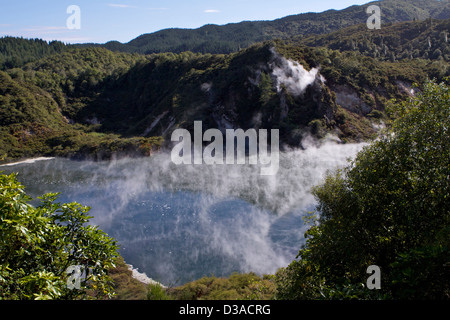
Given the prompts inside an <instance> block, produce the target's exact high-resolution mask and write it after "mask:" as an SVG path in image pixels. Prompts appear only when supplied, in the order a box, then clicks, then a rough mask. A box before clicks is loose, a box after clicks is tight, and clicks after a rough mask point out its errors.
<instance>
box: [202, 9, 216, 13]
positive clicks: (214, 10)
mask: <svg viewBox="0 0 450 320" xmlns="http://www.w3.org/2000/svg"><path fill="white" fill-rule="evenodd" d="M203 12H205V13H218V12H220V10H216V9H206V10H205V11H203Z"/></svg>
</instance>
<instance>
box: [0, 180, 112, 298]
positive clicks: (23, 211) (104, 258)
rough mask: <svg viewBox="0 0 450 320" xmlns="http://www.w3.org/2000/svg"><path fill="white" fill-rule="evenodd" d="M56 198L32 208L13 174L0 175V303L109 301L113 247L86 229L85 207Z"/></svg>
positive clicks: (52, 196)
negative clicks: (76, 281)
mask: <svg viewBox="0 0 450 320" xmlns="http://www.w3.org/2000/svg"><path fill="white" fill-rule="evenodd" d="M57 197H58V195H57V194H46V195H44V196H43V197H41V198H40V199H41V204H40V205H39V206H32V205H31V204H29V201H30V200H31V198H30V197H29V196H28V195H26V193H25V191H24V186H23V185H21V184H20V183H19V182H18V181H17V179H16V175H15V174H11V175H9V176H7V175H0V221H1V222H0V299H100V298H104V297H110V296H112V295H113V289H112V288H113V287H112V281H111V278H110V277H109V276H108V269H110V268H112V267H114V261H115V258H116V257H117V256H118V254H117V248H118V247H117V244H116V241H115V240H114V239H113V238H110V237H108V236H107V235H106V234H105V233H104V232H103V231H101V230H99V229H98V228H97V227H95V226H92V225H87V223H88V222H89V220H90V218H91V217H90V216H88V211H89V210H90V208H89V207H85V206H82V205H80V204H78V203H67V204H61V203H58V202H56V200H57ZM71 266H72V267H76V268H78V271H80V273H79V274H78V276H79V280H80V282H79V285H76V286H73V283H72V278H73V277H74V276H76V274H70V273H67V270H68V268H69V267H71ZM81 273H83V274H81ZM75 280H76V279H75ZM71 284H72V285H71Z"/></svg>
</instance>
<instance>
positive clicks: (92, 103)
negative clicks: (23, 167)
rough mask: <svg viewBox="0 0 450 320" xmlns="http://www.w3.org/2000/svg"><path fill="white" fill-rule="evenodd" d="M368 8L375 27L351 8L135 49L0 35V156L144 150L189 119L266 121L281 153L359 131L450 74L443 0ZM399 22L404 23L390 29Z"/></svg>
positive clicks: (236, 123)
mask: <svg viewBox="0 0 450 320" xmlns="http://www.w3.org/2000/svg"><path fill="white" fill-rule="evenodd" d="M378 4H379V5H380V6H381V7H382V10H383V28H381V29H380V30H369V29H368V28H367V27H366V26H365V20H366V19H367V14H366V13H365V6H352V7H349V8H347V9H345V10H341V11H334V10H330V11H326V12H323V13H317V14H316V13H310V14H301V15H294V16H289V17H286V18H282V19H278V20H275V21H271V22H267V21H260V22H248V21H247V22H243V23H241V24H230V25H226V26H213V25H208V26H204V27H203V28H200V29H196V30H165V31H164V30H163V31H161V33H155V34H151V35H143V36H142V37H139V38H137V39H135V40H133V41H131V42H130V43H129V44H127V46H128V45H130V44H132V47H133V48H134V49H133V50H124V51H133V52H134V53H127V52H113V51H110V50H108V49H106V48H101V47H98V46H94V47H90V45H85V46H84V47H83V46H82V47H81V48H80V46H71V45H64V44H62V43H60V42H51V43H47V42H45V41H42V40H37V39H34V40H26V39H19V38H11V37H5V38H1V39H0V63H1V67H2V69H3V72H2V73H1V77H0V81H1V86H0V90H1V93H2V94H1V96H0V99H1V105H2V108H1V110H0V123H1V126H2V127H1V136H0V156H1V157H2V158H6V159H9V160H11V159H17V158H21V157H29V156H34V155H61V156H72V157H84V156H86V155H93V156H95V157H99V158H104V157H111V156H113V155H114V154H139V155H142V154H149V153H151V152H152V150H154V149H158V148H160V147H161V145H162V141H163V139H166V141H167V140H170V139H167V138H169V137H170V134H171V132H172V130H174V129H176V128H179V127H183V128H187V129H189V130H191V129H192V125H193V121H194V120H203V123H204V129H205V130H206V129H208V128H219V129H225V128H243V129H246V128H262V127H264V128H267V129H271V128H277V129H279V130H280V137H281V140H282V141H281V142H282V145H286V146H294V147H301V146H302V143H301V142H302V139H303V138H304V137H305V136H308V135H313V136H315V137H317V138H322V137H325V136H326V135H327V134H329V133H331V134H333V135H335V136H337V137H338V138H339V139H341V140H342V141H361V140H365V139H368V138H371V137H373V136H374V135H375V134H376V133H377V130H378V129H379V128H380V127H382V126H383V123H384V122H385V120H386V119H385V117H386V115H385V112H384V111H385V107H386V106H387V105H388V104H389V101H390V100H391V99H400V100H403V99H406V98H409V97H411V96H414V95H415V94H416V93H417V91H420V88H414V87H413V84H414V83H417V84H419V85H420V84H422V83H424V81H425V80H426V79H427V78H436V79H437V80H438V81H441V80H443V79H444V78H445V77H446V76H449V75H450V71H449V53H450V51H449V50H450V47H449V43H448V30H449V22H450V20H449V19H448V17H447V15H448V14H449V12H450V11H449V10H447V9H448V6H449V4H448V1H440V2H438V1H434V0H426V1H407V2H406V1H403V0H385V1H381V2H379V3H378ZM400 9H401V10H400ZM430 17H433V18H441V19H443V18H447V19H444V20H436V19H431V18H430ZM423 19H425V20H423ZM399 20H400V21H403V20H411V21H407V22H400V23H392V22H394V21H399ZM412 20H416V21H412ZM360 22H361V23H363V24H358V25H354V24H355V23H360ZM346 25H351V26H349V27H347V28H345V29H341V28H342V26H346ZM261 30H262V33H260V32H261ZM334 30H337V31H334ZM329 31H333V32H332V33H326V32H329ZM164 34H172V35H174V37H172V36H168V37H166V36H163V35H164ZM257 34H259V36H256V35H257ZM311 34H313V35H311ZM202 35H207V38H204V37H203V36H202ZM306 35H309V36H306ZM179 36H181V37H182V38H183V41H182V42H180V41H181V40H177V39H180V38H178V37H179ZM148 37H150V38H148ZM152 37H156V38H155V39H156V40H155V39H153V38H152ZM274 37H278V38H280V39H276V40H266V41H262V40H264V39H269V38H274ZM283 38H286V39H283ZM151 39H153V40H151ZM158 39H159V40H158ZM148 40H151V41H150V42H149V41H148ZM191 40H193V41H191ZM197 40H198V41H200V42H198V43H197ZM255 41H262V42H258V43H255V44H253V43H254V42H255ZM206 43H207V46H206V47H205V46H204V45H205V44H206ZM109 45H111V46H113V47H114V48H113V47H111V49H114V50H115V49H118V48H120V47H122V46H123V45H122V44H119V43H110V44H109ZM148 45H156V46H160V48H159V49H149V47H148ZM180 45H181V46H180ZM197 45H200V47H196V46H197ZM214 46H217V47H216V48H214ZM247 46H250V47H248V48H247V49H243V48H244V47H247ZM106 47H108V45H107V46H106ZM231 47H233V48H232V49H231ZM227 48H228V49H227ZM135 49H136V50H135ZM239 49H240V50H239ZM168 50H171V51H174V52H164V53H152V54H147V55H142V54H140V53H144V52H147V53H148V52H155V51H156V52H159V51H168ZM185 50H192V51H197V53H195V52H192V51H185ZM119 51H121V49H120V50H119ZM234 51H236V52H234ZM137 52H140V53H137ZM177 52H180V53H177ZM198 52H208V53H198ZM211 52H212V53H214V52H232V53H227V54H222V53H220V54H212V53H211Z"/></svg>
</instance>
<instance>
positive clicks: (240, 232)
mask: <svg viewBox="0 0 450 320" xmlns="http://www.w3.org/2000/svg"><path fill="white" fill-rule="evenodd" d="M363 146H364V144H345V145H343V144H336V143H334V142H327V143H324V144H323V145H321V146H315V145H313V144H311V145H309V146H307V148H306V150H292V151H288V152H283V153H281V154H280V169H279V171H278V173H277V175H274V176H261V175H260V168H259V166H257V165H248V164H246V165H215V166H212V165H179V166H176V165H174V164H173V163H172V162H171V159H170V154H166V153H160V154H157V155H155V156H153V157H152V158H143V159H122V160H117V161H108V162H89V161H84V162H76V161H70V160H66V159H49V160H46V161H39V162H35V163H24V164H17V165H15V166H3V167H0V170H4V171H5V172H6V173H9V172H12V171H16V172H19V176H18V179H19V180H20V181H21V182H22V183H23V184H24V185H25V186H27V191H28V192H30V193H31V194H32V195H34V196H38V195H41V194H43V193H46V192H61V193H62V194H61V196H60V201H62V202H67V201H77V202H80V203H82V204H84V205H89V206H91V207H92V210H91V212H90V213H91V215H93V216H94V219H93V220H92V222H93V223H95V224H97V225H99V226H100V228H101V229H103V230H104V231H106V232H107V233H108V234H109V235H110V236H113V237H115V238H116V239H117V240H118V242H119V244H120V247H121V249H120V253H121V254H122V256H123V257H124V258H125V260H126V262H127V263H130V264H132V265H133V266H134V267H137V268H138V269H139V271H141V272H145V273H146V274H147V275H148V276H149V277H151V278H153V279H155V280H157V281H160V282H161V283H163V284H165V285H171V284H181V283H185V282H187V281H190V280H194V279H197V278H200V277H202V276H204V275H211V274H214V275H215V276H227V275H229V274H231V273H232V272H235V271H236V272H249V271H254V272H256V273H259V274H263V273H273V272H275V271H276V270H277V268H279V267H284V266H287V265H288V264H289V263H290V261H292V260H293V259H294V258H295V256H296V254H297V252H298V249H299V248H300V246H301V244H302V243H303V241H304V238H303V234H304V232H305V231H306V229H305V228H306V227H304V226H303V225H302V216H303V215H304V214H305V213H306V212H307V211H308V210H312V209H313V208H314V205H315V200H314V198H313V196H312V195H311V193H310V188H311V187H312V186H314V185H317V184H318V183H320V182H321V181H322V178H323V176H324V173H325V172H326V170H328V169H334V168H336V167H339V166H345V165H347V161H346V160H347V159H348V158H349V157H354V156H355V155H356V153H357V152H358V151H359V150H360V149H361V148H362V147H363Z"/></svg>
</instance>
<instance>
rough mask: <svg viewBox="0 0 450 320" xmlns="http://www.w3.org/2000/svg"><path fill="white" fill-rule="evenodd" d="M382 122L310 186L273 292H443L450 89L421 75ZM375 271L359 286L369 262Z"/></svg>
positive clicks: (403, 295) (424, 295) (448, 254)
mask: <svg viewBox="0 0 450 320" xmlns="http://www.w3.org/2000/svg"><path fill="white" fill-rule="evenodd" d="M390 112H391V114H392V115H393V118H394V119H395V120H394V121H393V123H392V126H391V130H390V131H389V132H388V133H386V135H385V136H383V137H381V138H380V139H379V140H377V141H375V142H373V143H372V144H371V145H370V146H369V147H366V148H365V149H364V150H363V151H361V152H360V153H359V154H358V155H357V157H356V158H355V160H354V161H353V162H352V163H351V165H350V166H348V167H347V168H345V169H343V170H340V171H338V172H335V173H329V174H328V176H327V177H326V179H325V181H324V183H323V184H322V185H320V186H317V187H315V188H314V190H313V193H314V195H315V197H316V198H317V200H318V206H317V211H318V212H320V216H319V218H318V219H317V221H316V223H315V224H313V226H312V227H311V228H310V229H309V230H308V232H307V234H306V236H307V242H306V244H305V246H304V247H303V248H302V249H301V250H300V252H299V256H298V257H299V258H301V259H300V260H299V261H294V262H292V263H291V265H289V266H288V267H287V268H285V269H281V270H280V271H279V272H278V274H277V283H278V292H279V295H278V298H281V299H297V298H306V299H311V298H327V299H333V298H339V299H342V298H361V299H371V298H394V299H409V298H412V299H449V298H450V282H449V279H450V271H449V267H448V265H449V262H450V211H449V208H450V201H449V200H450V198H449V197H450V163H449V161H448V159H449V158H450V145H449V144H450V141H449V139H448V136H449V126H448V124H449V123H450V95H449V87H448V85H446V84H444V83H441V84H437V83H435V82H432V81H430V82H427V83H426V84H425V85H424V88H423V93H422V94H420V95H418V96H417V97H416V98H414V99H411V100H410V101H408V102H403V103H397V104H394V105H393V106H392V107H391V108H390ZM373 264H374V265H378V266H379V267H380V268H381V272H382V288H381V290H374V291H371V290H368V289H367V288H365V283H366V280H367V278H368V276H369V275H368V274H367V273H366V269H367V267H368V266H369V265H373Z"/></svg>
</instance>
